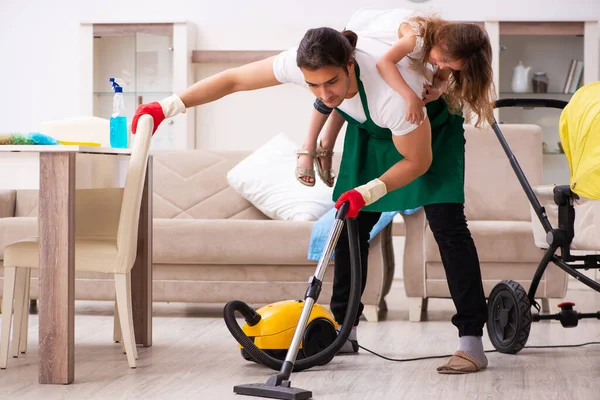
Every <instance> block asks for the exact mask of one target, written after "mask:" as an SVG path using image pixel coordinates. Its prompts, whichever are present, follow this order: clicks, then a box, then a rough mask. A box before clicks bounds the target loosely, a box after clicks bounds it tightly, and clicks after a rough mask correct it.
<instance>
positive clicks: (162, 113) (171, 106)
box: [131, 94, 185, 135]
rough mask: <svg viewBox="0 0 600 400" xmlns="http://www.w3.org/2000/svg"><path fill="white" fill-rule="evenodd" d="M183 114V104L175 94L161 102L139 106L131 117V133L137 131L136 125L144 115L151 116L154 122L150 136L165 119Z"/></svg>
mask: <svg viewBox="0 0 600 400" xmlns="http://www.w3.org/2000/svg"><path fill="white" fill-rule="evenodd" d="M184 112H185V104H183V101H181V98H180V97H179V96H177V95H176V94H174V95H171V96H169V97H167V98H166V99H163V100H161V101H155V102H152V103H148V104H142V105H140V106H139V107H138V108H137V110H136V111H135V114H134V115H133V121H131V133H134V134H135V132H136V131H137V123H138V120H139V119H140V117H141V116H142V115H144V114H148V115H150V116H152V119H153V120H154V129H153V130H152V134H153V135H154V132H156V130H157V129H158V126H159V125H160V124H161V123H162V122H163V121H164V120H165V118H171V117H174V116H175V115H177V114H180V113H184Z"/></svg>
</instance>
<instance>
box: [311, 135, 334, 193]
mask: <svg viewBox="0 0 600 400" xmlns="http://www.w3.org/2000/svg"><path fill="white" fill-rule="evenodd" d="M333 154H334V153H333V150H325V149H324V148H323V147H322V146H321V141H319V142H318V143H317V151H316V157H315V166H316V167H317V172H318V173H319V178H321V180H322V181H323V183H324V184H326V185H327V186H329V187H333V185H334V184H335V173H334V172H333V169H331V168H329V169H324V168H323V167H322V166H321V162H320V160H319V159H320V158H321V157H329V158H332V163H333ZM330 181H331V182H330Z"/></svg>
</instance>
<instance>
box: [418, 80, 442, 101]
mask: <svg viewBox="0 0 600 400" xmlns="http://www.w3.org/2000/svg"><path fill="white" fill-rule="evenodd" d="M422 95H423V103H424V104H427V103H429V102H430V101H434V100H437V99H439V98H440V96H441V95H442V92H441V91H440V90H439V89H437V88H435V87H433V86H431V85H430V84H428V83H424V84H423V93H422Z"/></svg>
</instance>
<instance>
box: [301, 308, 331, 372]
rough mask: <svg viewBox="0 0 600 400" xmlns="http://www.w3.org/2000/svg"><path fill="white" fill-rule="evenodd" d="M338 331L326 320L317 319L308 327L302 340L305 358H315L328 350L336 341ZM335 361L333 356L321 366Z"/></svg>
mask: <svg viewBox="0 0 600 400" xmlns="http://www.w3.org/2000/svg"><path fill="white" fill-rule="evenodd" d="M336 337H337V331H336V330H335V326H333V324H332V323H331V321H329V320H327V319H325V318H316V319H314V320H313V321H312V322H311V323H310V324H308V326H307V327H306V331H305V332H304V339H303V340H302V350H301V352H302V355H303V356H304V357H303V358H307V357H310V356H313V355H315V354H317V353H320V352H321V351H323V350H325V349H326V348H328V347H329V346H330V345H331V343H333V342H334V341H335V339H336ZM331 360H333V356H332V357H331V358H329V359H327V360H325V361H324V362H322V363H321V365H325V364H327V363H328V362H330V361H331Z"/></svg>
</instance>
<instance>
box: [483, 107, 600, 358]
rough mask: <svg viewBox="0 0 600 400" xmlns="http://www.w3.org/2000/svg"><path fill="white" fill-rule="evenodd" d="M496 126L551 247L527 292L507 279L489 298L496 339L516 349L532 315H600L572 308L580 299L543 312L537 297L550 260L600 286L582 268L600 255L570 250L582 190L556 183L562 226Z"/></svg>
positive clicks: (573, 320)
mask: <svg viewBox="0 0 600 400" xmlns="http://www.w3.org/2000/svg"><path fill="white" fill-rule="evenodd" d="M567 104H568V103H567V102H566V101H562V100H553V99H535V98H522V99H515V98H510V99H499V100H497V101H496V103H495V105H494V107H495V108H501V107H523V108H524V109H533V108H536V107H548V108H557V109H563V108H564V107H565V106H566V105H567ZM492 129H493V130H494V132H495V133H496V136H497V138H498V140H499V141H500V144H501V145H502V148H503V149H504V152H505V153H506V155H507V157H508V159H509V161H510V164H511V166H512V168H513V170H514V172H515V174H516V176H517V179H518V180H519V182H520V184H521V186H522V187H523V190H524V191H525V194H526V195H527V198H528V199H529V202H530V203H531V206H532V207H533V209H534V211H535V213H536V215H537V217H538V219H539V220H540V223H541V224H542V226H543V228H544V230H545V232H546V241H547V243H548V249H547V250H546V252H545V254H544V256H543V257H542V260H541V261H540V264H539V266H538V268H537V270H536V271H535V274H534V277H533V279H532V281H531V285H530V287H529V292H528V293H527V294H526V293H525V290H524V289H523V287H522V286H521V285H520V284H518V283H517V282H515V281H511V280H504V281H501V282H499V283H498V284H497V285H496V286H495V287H494V289H493V290H492V292H491V293H490V296H489V299H488V323H487V330H488V334H489V337H490V340H491V342H492V344H493V345H494V347H495V348H496V349H497V350H498V351H499V352H501V353H509V354H516V353H517V352H519V351H520V350H521V349H522V348H523V347H524V346H525V343H526V342H527V339H528V337H529V331H530V328H531V322H532V321H540V320H548V319H556V320H559V321H560V322H561V324H562V325H563V327H566V328H569V327H575V326H577V323H578V321H579V320H580V319H583V318H597V319H600V312H597V313H587V314H586V313H579V312H577V311H575V310H574V309H573V307H574V305H575V304H574V303H570V302H563V303H560V304H559V305H558V307H560V309H561V311H560V312H559V313H557V314H547V315H542V314H540V311H541V307H540V305H539V304H538V303H537V302H536V301H535V293H536V291H537V288H538V285H539V283H540V280H541V279H542V276H543V275H544V272H545V271H546V268H547V267H548V265H549V264H550V262H552V263H554V264H555V265H556V266H558V267H559V268H561V269H562V270H563V271H565V272H566V273H567V274H569V275H571V276H572V277H574V278H575V279H577V280H578V281H580V282H582V283H584V284H585V285H587V286H588V287H590V288H591V289H594V290H596V291H598V292H600V282H596V281H594V280H593V279H590V278H588V277H587V276H586V275H584V274H582V273H581V272H579V271H578V270H582V269H584V270H587V269H594V268H600V255H581V256H577V255H572V254H571V248H570V245H571V242H572V241H573V237H574V228H573V226H574V222H575V209H574V207H573V201H574V200H576V199H578V198H579V197H578V196H577V194H576V193H574V192H572V191H571V188H570V186H569V185H561V186H556V187H554V202H555V203H556V205H557V206H558V227H553V226H552V224H551V223H550V221H549V220H548V216H547V214H546V210H545V208H544V207H543V206H542V205H541V203H540V201H539V200H538V198H537V196H536V195H535V193H534V191H533V188H532V187H531V185H530V183H529V181H528V180H527V178H526V176H525V173H524V172H523V170H522V169H521V166H520V165H519V162H518V161H517V159H516V157H515V155H514V154H513V152H512V150H511V149H510V146H509V145H508V143H507V141H506V139H505V138H504V135H503V134H502V131H501V130H500V127H499V126H498V123H497V122H496V121H494V123H493V124H492ZM558 249H560V250H561V253H560V255H557V254H555V253H556V251H557V250H558ZM531 306H534V307H535V309H536V310H537V313H536V314H532V313H531Z"/></svg>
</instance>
